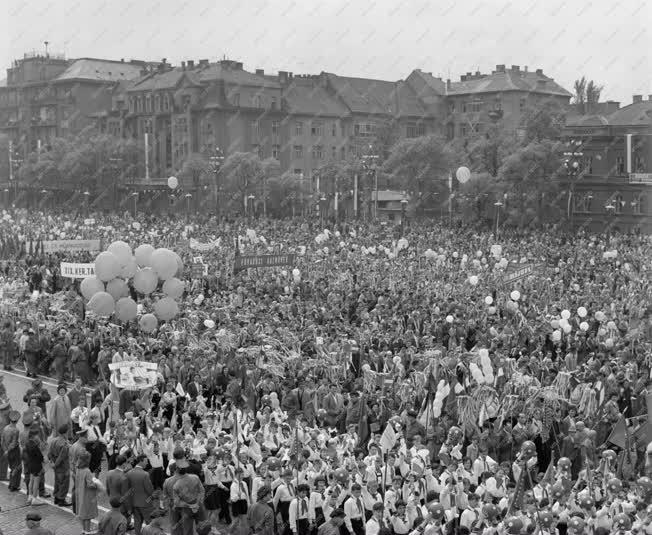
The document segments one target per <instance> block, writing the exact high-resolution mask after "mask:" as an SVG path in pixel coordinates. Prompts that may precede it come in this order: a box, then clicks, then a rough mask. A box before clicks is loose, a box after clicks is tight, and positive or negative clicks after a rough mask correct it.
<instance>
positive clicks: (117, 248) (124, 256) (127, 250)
mask: <svg viewBox="0 0 652 535" xmlns="http://www.w3.org/2000/svg"><path fill="white" fill-rule="evenodd" d="M106 250H107V251H108V252H109V253H113V254H114V255H115V257H116V258H117V259H118V262H120V266H126V265H127V262H129V260H130V259H131V257H132V252H131V247H130V246H129V244H128V243H126V242H123V241H121V240H118V241H114V242H113V243H112V244H111V245H109V246H108V247H107V248H106Z"/></svg>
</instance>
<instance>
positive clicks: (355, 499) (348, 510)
mask: <svg viewBox="0 0 652 535" xmlns="http://www.w3.org/2000/svg"><path fill="white" fill-rule="evenodd" d="M372 507H373V506H372ZM344 513H345V514H346V516H345V517H344V525H345V526H346V529H347V530H349V533H350V534H351V535H364V525H365V521H366V518H365V513H364V502H363V500H362V487H361V486H360V485H358V484H357V483H354V484H353V485H351V497H350V498H349V499H348V500H346V501H345V502H344Z"/></svg>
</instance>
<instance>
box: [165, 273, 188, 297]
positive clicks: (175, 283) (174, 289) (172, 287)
mask: <svg viewBox="0 0 652 535" xmlns="http://www.w3.org/2000/svg"><path fill="white" fill-rule="evenodd" d="M184 289H185V285H184V283H183V282H182V281H180V280H179V279H177V278H176V277H175V278H172V279H168V280H166V281H165V282H164V283H163V293H164V294H166V295H167V296H169V297H171V298H172V299H179V298H180V297H181V296H182V295H183V291H184Z"/></svg>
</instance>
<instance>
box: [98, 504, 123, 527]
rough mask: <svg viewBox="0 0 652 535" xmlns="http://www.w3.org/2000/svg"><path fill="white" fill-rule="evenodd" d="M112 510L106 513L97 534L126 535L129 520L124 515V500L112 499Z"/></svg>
mask: <svg viewBox="0 0 652 535" xmlns="http://www.w3.org/2000/svg"><path fill="white" fill-rule="evenodd" d="M109 504H110V505H111V510H109V511H107V512H106V513H104V515H103V516H102V518H100V521H99V522H98V525H97V532H98V533H101V534H102V535H124V534H125V533H126V532H127V519H126V518H125V517H124V515H123V514H122V511H121V509H122V500H119V499H118V498H111V499H110V500H109Z"/></svg>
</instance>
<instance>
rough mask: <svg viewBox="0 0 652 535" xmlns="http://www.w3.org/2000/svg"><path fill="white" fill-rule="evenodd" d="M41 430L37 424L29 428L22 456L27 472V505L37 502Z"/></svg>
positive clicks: (40, 464)
mask: <svg viewBox="0 0 652 535" xmlns="http://www.w3.org/2000/svg"><path fill="white" fill-rule="evenodd" d="M40 432H41V430H40V428H39V426H38V425H33V426H32V427H30V429H29V435H28V439H27V442H26V443H25V451H24V452H23V457H24V460H25V472H26V473H27V474H29V485H28V489H27V505H38V504H39V482H40V479H41V475H42V473H43V460H44V459H43V452H42V451H41V440H40V438H39V434H40Z"/></svg>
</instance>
